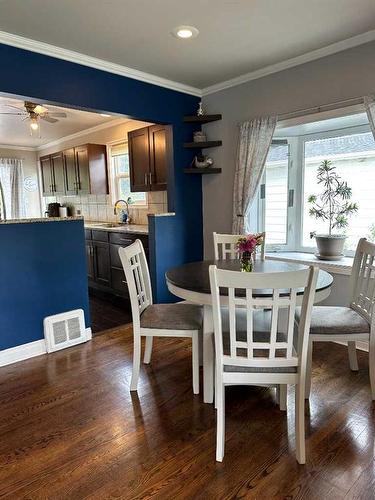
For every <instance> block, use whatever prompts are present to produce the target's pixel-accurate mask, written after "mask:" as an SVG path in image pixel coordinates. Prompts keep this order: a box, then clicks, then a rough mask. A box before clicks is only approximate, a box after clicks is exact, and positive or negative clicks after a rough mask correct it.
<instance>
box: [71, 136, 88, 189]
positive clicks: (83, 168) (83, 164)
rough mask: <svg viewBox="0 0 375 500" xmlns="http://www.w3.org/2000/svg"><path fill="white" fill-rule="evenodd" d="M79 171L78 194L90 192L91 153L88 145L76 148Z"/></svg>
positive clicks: (77, 168)
mask: <svg viewBox="0 0 375 500" xmlns="http://www.w3.org/2000/svg"><path fill="white" fill-rule="evenodd" d="M74 152H75V159H76V172H77V192H78V194H89V193H90V169H89V153H88V148H87V146H80V147H78V148H74Z"/></svg>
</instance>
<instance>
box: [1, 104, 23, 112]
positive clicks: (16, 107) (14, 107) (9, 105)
mask: <svg viewBox="0 0 375 500" xmlns="http://www.w3.org/2000/svg"><path fill="white" fill-rule="evenodd" d="M5 106H6V107H7V108H13V109H18V111H23V109H24V108H20V107H19V106H13V104H5Z"/></svg>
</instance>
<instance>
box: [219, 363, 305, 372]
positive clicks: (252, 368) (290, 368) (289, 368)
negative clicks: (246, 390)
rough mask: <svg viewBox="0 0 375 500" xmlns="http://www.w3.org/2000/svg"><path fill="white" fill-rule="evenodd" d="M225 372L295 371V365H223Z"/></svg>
mask: <svg viewBox="0 0 375 500" xmlns="http://www.w3.org/2000/svg"><path fill="white" fill-rule="evenodd" d="M224 371H225V372H232V373H233V372H240V373H297V367H296V366H273V367H270V368H265V367H263V366H262V367H258V366H234V365H227V366H224Z"/></svg>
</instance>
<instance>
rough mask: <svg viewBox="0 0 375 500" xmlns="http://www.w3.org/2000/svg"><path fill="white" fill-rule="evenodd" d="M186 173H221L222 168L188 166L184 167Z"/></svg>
mask: <svg viewBox="0 0 375 500" xmlns="http://www.w3.org/2000/svg"><path fill="white" fill-rule="evenodd" d="M184 172H185V174H202V175H207V174H221V168H216V167H206V168H196V167H188V168H184Z"/></svg>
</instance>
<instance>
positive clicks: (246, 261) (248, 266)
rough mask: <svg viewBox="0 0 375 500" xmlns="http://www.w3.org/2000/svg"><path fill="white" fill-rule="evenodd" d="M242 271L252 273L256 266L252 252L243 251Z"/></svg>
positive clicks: (241, 259)
mask: <svg viewBox="0 0 375 500" xmlns="http://www.w3.org/2000/svg"><path fill="white" fill-rule="evenodd" d="M240 262H241V271H242V272H243V273H251V271H252V270H253V268H254V255H253V254H252V253H250V252H243V253H242V254H241V258H240Z"/></svg>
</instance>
